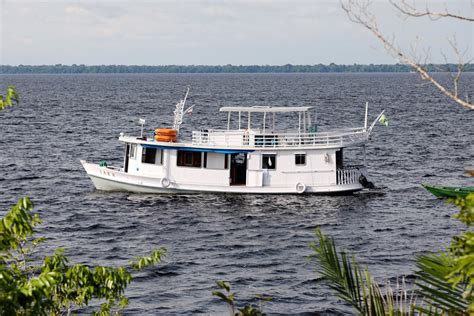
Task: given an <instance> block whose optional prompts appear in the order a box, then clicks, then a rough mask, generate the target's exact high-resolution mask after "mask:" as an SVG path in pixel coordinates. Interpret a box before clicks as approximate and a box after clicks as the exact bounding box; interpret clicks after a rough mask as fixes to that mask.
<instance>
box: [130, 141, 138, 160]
mask: <svg viewBox="0 0 474 316" xmlns="http://www.w3.org/2000/svg"><path fill="white" fill-rule="evenodd" d="M136 156H137V144H132V145H131V146H130V159H135V157H136Z"/></svg>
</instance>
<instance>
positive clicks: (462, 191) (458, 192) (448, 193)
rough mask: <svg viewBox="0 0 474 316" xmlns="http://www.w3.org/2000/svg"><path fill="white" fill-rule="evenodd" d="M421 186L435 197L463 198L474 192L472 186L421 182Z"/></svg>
mask: <svg viewBox="0 0 474 316" xmlns="http://www.w3.org/2000/svg"><path fill="white" fill-rule="evenodd" d="M423 187H424V188H425V189H426V190H428V191H429V192H430V193H431V194H433V195H434V196H436V197H437V198H458V197H459V198H465V197H466V196H467V195H468V194H474V188H472V187H466V188H463V187H441V186H432V185H426V184H423Z"/></svg>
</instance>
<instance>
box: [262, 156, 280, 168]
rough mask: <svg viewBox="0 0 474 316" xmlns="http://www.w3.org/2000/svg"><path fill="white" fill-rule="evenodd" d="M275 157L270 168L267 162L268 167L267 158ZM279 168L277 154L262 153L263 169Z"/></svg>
mask: <svg viewBox="0 0 474 316" xmlns="http://www.w3.org/2000/svg"><path fill="white" fill-rule="evenodd" d="M271 158H273V163H272V166H270V168H268V167H269V166H268V162H267V163H266V165H267V168H266V167H265V163H264V161H265V159H270V160H271ZM276 168H277V154H262V169H263V170H276Z"/></svg>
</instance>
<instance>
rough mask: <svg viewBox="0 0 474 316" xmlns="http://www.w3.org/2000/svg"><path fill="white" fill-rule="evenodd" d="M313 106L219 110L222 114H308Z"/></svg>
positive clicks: (240, 107)
mask: <svg viewBox="0 0 474 316" xmlns="http://www.w3.org/2000/svg"><path fill="white" fill-rule="evenodd" d="M311 108H312V106H298V107H295V106H293V107H291V106H288V107H286V106H280V107H273V106H225V107H222V108H220V109H219V111H220V112H248V113H250V112H251V113H272V112H273V113H275V112H307V111H309V110H310V109H311Z"/></svg>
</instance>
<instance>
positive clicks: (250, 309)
mask: <svg viewBox="0 0 474 316" xmlns="http://www.w3.org/2000/svg"><path fill="white" fill-rule="evenodd" d="M216 284H217V286H218V287H219V288H220V289H221V290H223V291H213V292H212V295H214V296H217V297H218V298H220V299H221V300H222V301H224V302H225V303H226V304H227V306H228V307H229V311H230V315H231V316H265V315H267V314H265V313H263V306H264V305H265V303H267V302H269V301H271V298H270V297H265V296H263V295H259V296H257V298H258V299H259V301H260V304H259V306H258V307H256V306H252V305H245V306H243V307H242V308H238V307H237V306H236V305H237V302H236V301H235V293H233V292H231V290H230V283H229V282H227V281H217V282H216ZM236 309H237V311H236Z"/></svg>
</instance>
